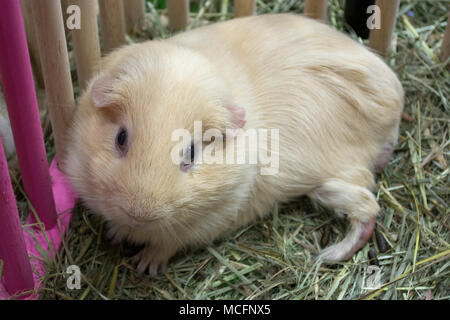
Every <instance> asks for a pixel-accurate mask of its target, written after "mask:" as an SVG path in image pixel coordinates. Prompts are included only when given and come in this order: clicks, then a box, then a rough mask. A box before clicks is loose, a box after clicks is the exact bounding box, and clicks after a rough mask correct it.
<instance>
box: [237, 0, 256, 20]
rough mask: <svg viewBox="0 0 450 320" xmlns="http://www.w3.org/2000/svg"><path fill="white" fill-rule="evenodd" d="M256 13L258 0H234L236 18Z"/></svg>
mask: <svg viewBox="0 0 450 320" xmlns="http://www.w3.org/2000/svg"><path fill="white" fill-rule="evenodd" d="M255 14H256V0H234V16H235V17H236V18H239V17H245V16H253V15H255Z"/></svg>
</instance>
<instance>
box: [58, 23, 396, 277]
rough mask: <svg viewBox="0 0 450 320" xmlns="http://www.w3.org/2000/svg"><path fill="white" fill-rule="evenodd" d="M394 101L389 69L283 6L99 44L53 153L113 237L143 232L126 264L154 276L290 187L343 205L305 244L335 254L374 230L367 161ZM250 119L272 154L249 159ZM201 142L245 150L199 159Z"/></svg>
mask: <svg viewBox="0 0 450 320" xmlns="http://www.w3.org/2000/svg"><path fill="white" fill-rule="evenodd" d="M402 108H403V89H402V86H401V84H400V82H399V80H398V79H397V77H396V75H395V74H394V73H393V72H392V71H391V69H390V68H389V67H388V66H387V65H386V64H385V63H384V62H383V60H382V59H380V58H379V57H378V56H377V55H375V54H374V53H372V52H370V51H369V50H368V49H366V48H365V47H364V46H362V45H360V44H358V43H357V42H355V41H353V40H352V39H351V38H349V37H348V36H346V35H344V34H342V33H340V32H338V31H336V30H334V29H333V28H331V27H329V26H327V25H325V24H322V23H320V22H316V21H314V20H312V19H308V18H305V17H302V16H298V15H291V14H274V15H261V16H253V17H246V18H239V19H233V20H229V21H226V22H220V23H215V24H212V25H209V26H204V27H201V28H198V29H195V30H191V31H188V32H184V33H181V34H178V35H176V36H174V37H172V38H169V39H166V40H155V41H148V42H143V43H139V44H132V45H129V46H125V47H123V48H120V49H117V50H116V51H114V52H112V53H111V54H110V55H108V56H106V57H105V58H104V59H103V60H102V61H101V63H100V65H99V68H98V72H97V73H96V75H95V76H94V77H93V78H92V79H91V81H90V83H89V85H88V87H87V89H86V90H85V92H84V93H83V94H82V96H81V97H80V99H79V101H78V108H77V110H76V111H75V114H74V117H73V121H72V124H71V128H70V130H69V132H68V143H67V150H68V151H67V154H66V155H65V156H64V158H63V160H62V162H61V166H62V168H63V170H64V171H65V172H66V174H67V175H68V177H69V180H70V181H71V184H72V185H73V187H74V189H75V190H76V191H77V192H78V194H79V197H80V199H81V200H82V201H83V203H84V205H85V206H87V207H88V208H90V209H91V210H92V211H93V212H95V213H98V214H100V215H102V216H103V218H104V219H105V220H106V221H107V223H108V224H109V231H108V234H109V236H110V237H111V238H112V239H114V241H117V242H119V241H128V242H129V243H134V244H137V245H138V244H140V245H144V248H143V249H142V251H140V252H139V253H138V254H137V255H136V256H135V259H134V261H135V263H137V271H138V272H139V273H142V272H144V271H146V270H148V271H149V272H150V274H151V275H156V274H157V273H158V272H159V271H160V270H162V269H163V268H164V267H165V266H166V265H167V262H168V260H169V258H170V257H172V256H173V255H174V254H175V253H176V252H178V251H180V250H182V249H186V248H189V247H198V246H203V245H206V244H209V243H211V242H212V241H213V240H215V239H217V238H218V237H222V236H224V235H226V234H227V233H229V232H231V231H233V230H236V229H237V228H241V227H242V226H245V225H247V224H249V223H251V222H253V221H255V220H256V219H258V218H261V217H264V216H265V215H267V214H269V212H270V211H271V209H272V208H273V206H274V205H275V204H276V203H279V202H286V201H290V200H292V199H295V198H296V197H298V196H300V195H307V196H309V197H310V198H312V199H313V200H315V201H318V202H319V203H320V204H321V205H323V206H325V207H327V208H330V209H333V210H334V211H335V212H336V213H337V214H340V215H342V214H345V215H346V216H347V218H348V220H349V221H350V225H351V227H350V231H349V232H348V234H347V235H346V237H345V238H344V239H343V240H342V241H340V242H338V243H336V244H334V245H332V246H330V247H328V248H325V249H324V250H323V251H322V252H321V253H320V256H319V257H321V258H322V259H323V260H324V261H329V262H334V261H342V260H346V259H349V258H350V257H351V256H352V255H353V254H354V253H355V252H356V251H357V250H358V249H359V248H361V247H362V246H363V245H364V244H365V243H366V241H367V240H368V238H369V237H370V235H371V234H372V231H373V229H374V225H375V221H376V217H377V214H378V212H379V211H380V207H379V205H378V204H377V201H376V198H375V196H374V194H373V193H372V190H373V189H374V186H375V181H374V173H375V170H376V169H378V170H380V169H381V168H383V167H384V166H385V165H386V163H387V162H388V160H389V156H390V154H391V152H392V149H393V146H394V144H395V143H396V137H397V133H398V126H399V122H400V116H401V112H402ZM199 124H200V125H199ZM199 128H200V129H199ZM259 129H264V130H266V132H269V131H270V132H273V135H271V139H270V143H266V144H263V143H261V144H258V146H257V148H256V149H258V148H260V149H261V150H263V151H264V152H266V154H270V155H271V156H273V158H272V159H273V160H274V161H273V163H271V166H270V167H268V165H267V161H265V162H263V161H262V160H261V159H260V158H259V157H258V159H256V161H249V159H250V158H251V157H250V156H251V154H253V153H254V150H255V148H253V147H250V142H248V143H246V141H247V140H251V139H250V136H251V134H248V133H249V132H257V133H259V132H262V131H257V130H259ZM211 130H212V131H211ZM252 130H253V131H252ZM208 132H209V133H211V132H213V134H209V135H208V134H207V133H208ZM181 133H183V134H186V133H188V134H189V135H188V137H187V138H186V139H184V138H183V139H182V141H180V139H179V138H177V137H178V136H179V135H180V134H181ZM199 133H200V134H199ZM243 134H244V138H245V139H240V137H241V136H242V135H243ZM245 135H247V136H246V137H245ZM212 136H214V138H211V137H212ZM261 137H262V135H261ZM247 138H248V139H247ZM257 138H258V140H261V141H266V140H269V139H267V137H266V139H263V138H261V139H260V136H259V135H258V137H257ZM272 138H274V139H272ZM211 149H214V152H217V153H220V152H222V151H223V152H226V153H227V157H228V155H230V158H232V160H233V159H235V158H237V157H242V156H244V158H245V161H241V162H240V163H239V162H238V161H225V162H220V161H215V162H211V161H210V162H207V161H204V159H206V154H207V153H208V152H210V153H211V154H213V152H211ZM261 150H259V151H261ZM261 158H262V157H261ZM227 159H228V158H227ZM272 164H274V165H272ZM264 169H266V170H264Z"/></svg>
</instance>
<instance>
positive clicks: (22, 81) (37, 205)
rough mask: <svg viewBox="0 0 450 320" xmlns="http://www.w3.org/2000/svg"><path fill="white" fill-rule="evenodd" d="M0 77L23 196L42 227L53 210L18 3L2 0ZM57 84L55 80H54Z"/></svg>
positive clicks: (51, 219) (48, 222) (53, 221)
mask: <svg viewBox="0 0 450 320" xmlns="http://www.w3.org/2000/svg"><path fill="white" fill-rule="evenodd" d="M1 7H2V8H1V10H0V48H1V50H0V74H1V78H2V84H3V90H4V94H5V100H6V105H7V107H8V114H9V118H10V121H11V129H12V132H13V135H14V143H15V145H16V153H17V158H18V160H19V166H20V171H21V174H22V180H23V185H24V189H25V193H26V194H27V196H28V198H29V200H30V202H31V203H32V205H33V207H34V209H35V210H36V212H37V213H38V215H39V219H40V220H41V221H42V222H43V223H44V224H45V228H46V229H49V228H52V227H53V226H54V225H55V224H56V210H55V203H54V199H53V193H52V189H51V182H50V175H49V171H48V163H47V156H46V154H45V146H44V138H43V135H42V128H41V121H40V118H39V109H38V104H37V99H36V91H35V89H34V81H33V74H32V71H31V63H30V57H29V55H28V46H27V39H26V36H25V28H24V24H23V19H22V12H21V9H20V2H19V0H2V4H1ZM54 81H58V79H54Z"/></svg>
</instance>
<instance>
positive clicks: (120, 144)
mask: <svg viewBox="0 0 450 320" xmlns="http://www.w3.org/2000/svg"><path fill="white" fill-rule="evenodd" d="M127 140H128V132H127V130H126V129H125V128H120V129H119V132H118V133H117V136H116V148H117V150H119V152H120V153H121V154H125V153H126V151H127V145H128V143H127Z"/></svg>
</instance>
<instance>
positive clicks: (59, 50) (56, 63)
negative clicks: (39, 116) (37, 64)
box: [32, 0, 83, 156]
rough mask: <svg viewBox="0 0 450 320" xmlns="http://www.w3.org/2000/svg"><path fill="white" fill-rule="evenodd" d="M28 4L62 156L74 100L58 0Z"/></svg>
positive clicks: (54, 133) (53, 124)
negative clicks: (30, 5)
mask: <svg viewBox="0 0 450 320" xmlns="http://www.w3.org/2000/svg"><path fill="white" fill-rule="evenodd" d="M32 8H33V18H34V26H35V32H36V37H37V40H38V43H39V51H40V53H41V65H42V70H43V72H44V83H45V92H46V95H47V101H48V107H49V111H50V120H51V122H52V129H53V139H54V141H55V148H56V154H57V155H60V156H62V154H63V153H64V134H65V131H66V129H67V126H68V124H69V121H70V119H71V117H72V113H73V111H74V108H75V101H74V97H73V87H72V79H71V76H70V65H69V55H68V53H67V46H66V35H65V33H64V22H63V18H62V14H61V2H60V1H59V0H45V1H32ZM82 20H83V19H82Z"/></svg>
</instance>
